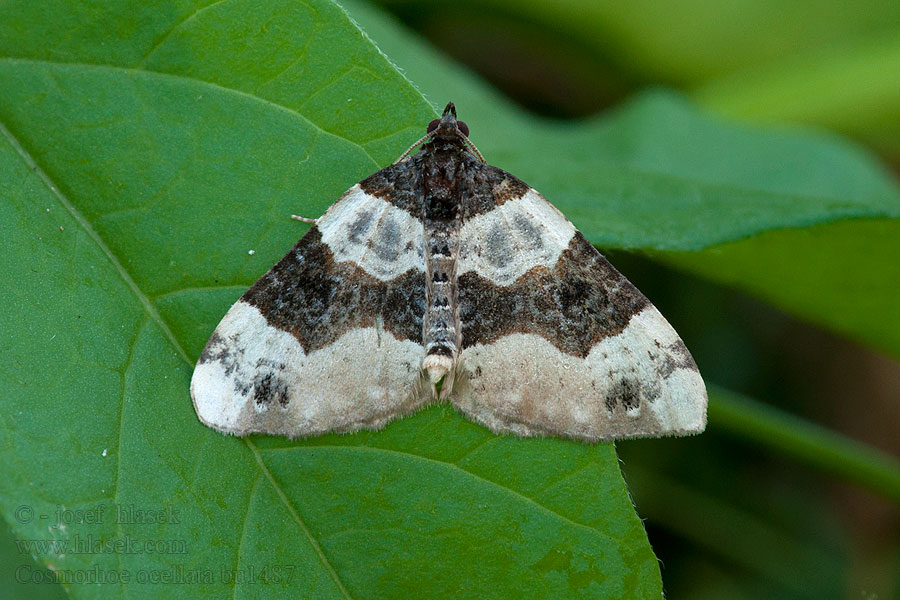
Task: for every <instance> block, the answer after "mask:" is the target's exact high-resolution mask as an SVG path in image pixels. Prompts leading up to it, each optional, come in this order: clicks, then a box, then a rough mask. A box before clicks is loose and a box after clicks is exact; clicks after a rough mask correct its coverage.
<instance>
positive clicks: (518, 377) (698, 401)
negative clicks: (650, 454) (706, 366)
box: [451, 306, 707, 441]
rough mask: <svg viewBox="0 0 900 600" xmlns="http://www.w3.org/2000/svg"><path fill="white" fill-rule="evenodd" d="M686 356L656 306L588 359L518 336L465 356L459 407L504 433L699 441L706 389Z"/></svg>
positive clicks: (482, 346) (540, 339)
mask: <svg viewBox="0 0 900 600" xmlns="http://www.w3.org/2000/svg"><path fill="white" fill-rule="evenodd" d="M682 349H683V345H682V344H681V340H680V338H679V337H678V334H677V333H676V332H675V330H674V329H672V327H671V325H669V323H668V322H667V321H666V320H665V319H664V318H663V317H662V315H660V314H659V311H657V310H656V309H655V308H654V307H653V306H648V307H647V308H645V309H644V310H643V311H642V312H640V313H639V314H637V315H635V316H634V317H632V319H631V321H630V322H629V324H628V326H627V327H626V328H625V329H624V330H623V331H622V332H621V333H619V334H618V335H616V336H612V337H608V338H605V339H603V340H602V341H600V342H599V343H597V344H596V345H595V346H594V347H593V348H592V349H591V351H590V353H589V354H588V355H587V357H585V358H580V357H576V356H571V355H569V354H565V353H563V352H561V351H560V350H558V349H557V348H556V347H555V346H554V345H553V344H551V343H550V342H549V341H547V340H546V339H544V338H543V337H541V336H539V335H535V334H528V333H512V334H509V335H506V336H503V337H501V338H500V339H498V340H496V341H494V342H493V343H490V344H476V345H474V346H472V347H470V348H467V349H465V350H463V352H462V367H463V370H464V373H463V374H462V375H461V376H460V377H459V379H458V380H457V381H456V382H454V395H453V397H451V401H452V402H453V404H454V406H456V407H457V408H459V410H461V411H462V412H463V413H465V414H466V415H468V416H469V417H471V418H473V419H474V420H476V421H478V422H479V423H481V424H483V425H485V426H487V427H489V428H490V429H491V430H493V431H495V432H498V433H515V434H517V435H522V436H535V435H555V436H564V437H571V438H575V439H582V440H587V441H598V440H607V439H613V438H622V437H646V436H659V435H679V434H686V433H697V432H700V431H703V429H704V427H705V426H706V404H707V399H706V387H705V385H704V384H703V380H702V379H701V377H700V374H699V373H698V372H697V370H696V366H694V365H693V361H692V360H691V361H689V362H688V361H687V359H686V358H685V356H686V354H685V353H686V350H684V351H683V352H684V353H683V352H682ZM688 356H689V355H688Z"/></svg>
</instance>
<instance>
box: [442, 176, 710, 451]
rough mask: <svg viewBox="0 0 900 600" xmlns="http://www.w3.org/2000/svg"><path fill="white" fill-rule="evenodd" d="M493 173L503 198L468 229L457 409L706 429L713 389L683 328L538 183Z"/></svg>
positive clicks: (488, 204) (508, 423) (575, 432)
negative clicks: (544, 194) (680, 334)
mask: <svg viewBox="0 0 900 600" xmlns="http://www.w3.org/2000/svg"><path fill="white" fill-rule="evenodd" d="M486 179H487V180H488V181H493V184H492V185H491V186H489V187H490V188H492V189H493V192H492V195H493V202H492V201H491V200H489V199H486V198H481V200H480V201H473V202H474V203H473V204H472V203H470V204H471V206H474V208H473V209H471V210H470V211H469V214H468V215H467V217H466V219H465V221H464V224H463V226H462V235H461V243H462V247H461V251H460V259H459V265H458V277H459V279H458V281H459V311H460V320H461V322H462V340H463V350H462V352H461V367H462V368H461V369H460V370H459V371H458V373H457V378H456V379H455V381H454V390H453V391H454V393H453V396H451V401H452V402H453V403H454V405H455V406H456V407H457V408H458V409H459V410H460V411H462V412H463V413H465V414H466V415H468V416H469V417H471V418H472V419H474V420H476V421H478V422H480V423H482V424H483V425H486V426H487V427H489V428H490V429H492V430H493V431H495V432H511V433H515V434H518V435H555V436H563V437H570V438H576V439H583V440H589V441H596V440H609V439H614V438H628V437H644V436H659V435H679V434H689V433H698V432H700V431H702V430H703V429H704V428H705V426H706V404H707V398H706V387H705V386H704V384H703V380H702V379H701V377H700V374H699V372H698V371H697V366H696V364H695V363H694V360H693V359H692V358H691V355H690V353H689V352H688V350H687V348H685V345H684V343H683V342H682V341H681V339H680V338H679V337H678V334H677V333H676V332H675V330H674V329H673V328H672V326H671V325H669V323H668V322H667V321H666V320H665V319H664V318H663V316H662V315H661V314H660V313H659V311H658V310H657V309H656V308H655V307H654V306H653V305H652V304H651V303H650V302H649V301H648V300H647V298H646V297H645V296H644V295H643V294H641V293H640V292H639V291H638V290H637V288H635V287H634V285H632V284H631V283H630V282H629V281H628V280H627V279H625V278H624V277H623V276H622V275H621V274H620V273H619V272H618V271H616V269H615V268H614V267H613V266H612V265H611V264H610V263H609V262H608V261H607V260H606V259H605V258H603V256H601V255H600V253H599V252H597V250H596V248H594V247H593V246H592V245H591V244H590V243H589V242H588V241H587V240H586V239H585V238H584V236H582V235H581V233H579V232H578V231H577V230H576V229H575V228H574V227H573V226H572V224H571V223H570V222H569V221H568V220H567V219H566V218H565V217H564V216H563V215H562V213H560V212H559V211H558V210H557V209H556V208H555V207H553V206H552V205H551V204H550V203H549V202H547V201H546V200H545V199H544V198H543V197H542V196H541V195H540V194H538V193H537V192H536V191H535V190H533V189H531V188H528V187H527V186H525V185H524V184H522V183H521V182H519V181H518V180H515V178H512V176H509V175H507V174H505V173H503V172H502V171H500V170H499V169H496V170H495V172H494V173H493V174H491V173H488V174H487V175H486ZM476 188H477V186H476ZM477 193H478V192H477V191H476V194H477ZM482 193H486V192H482ZM492 204H493V206H492Z"/></svg>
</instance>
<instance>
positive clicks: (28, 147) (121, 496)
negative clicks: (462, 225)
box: [0, 0, 661, 598]
mask: <svg viewBox="0 0 900 600" xmlns="http://www.w3.org/2000/svg"><path fill="white" fill-rule="evenodd" d="M32 24H34V25H35V26H34V27H31V25H32ZM0 40H2V46H0V48H2V53H0V89H3V94H2V95H0V124H2V125H0V197H2V198H3V202H2V203H0V234H2V236H3V239H4V240H6V243H7V246H6V247H7V248H8V251H7V252H8V253H9V254H10V255H11V256H9V258H10V260H7V261H4V262H3V264H2V272H0V274H2V276H3V278H4V280H5V281H7V282H13V283H14V284H13V285H7V286H4V288H3V290H2V291H0V301H2V302H3V303H4V306H6V307H7V308H6V310H5V311H4V313H3V315H4V316H3V317H2V318H0V335H2V339H3V340H4V341H5V343H4V344H3V346H2V365H3V366H2V371H0V373H2V383H3V389H4V392H3V395H2V403H3V404H2V407H3V415H4V416H3V426H2V428H0V449H2V457H3V465H4V467H3V471H2V472H3V478H2V483H0V510H2V513H3V515H4V518H5V519H6V521H7V523H9V525H10V526H11V528H12V530H13V533H14V535H15V537H16V539H20V540H34V541H35V542H47V541H52V540H62V541H65V542H67V543H68V544H69V546H68V547H67V548H64V549H61V548H60V547H53V548H50V547H41V546H33V547H31V549H30V550H27V551H28V552H30V553H31V554H34V555H35V556H36V557H37V559H38V561H39V562H40V563H42V564H43V565H45V566H46V569H43V570H42V569H36V568H33V567H32V568H31V570H30V574H31V578H30V579H29V580H30V581H38V582H48V581H53V580H55V578H59V579H60V580H61V581H62V582H63V587H64V589H65V590H66V592H68V594H69V595H70V596H72V597H77V598H83V597H96V596H104V597H106V596H110V595H128V596H132V597H134V596H139V597H152V598H163V597H177V598H181V597H184V596H186V595H188V596H192V597H193V596H211V597H221V596H223V595H226V594H231V595H233V596H239V595H240V596H260V597H267V598H270V597H290V598H296V597H337V598H341V597H352V598H363V597H371V598H383V597H423V598H424V597H428V598H431V597H436V596H447V595H451V596H453V597H472V598H483V597H516V598H519V597H535V598H537V597H561V596H566V597H590V598H595V597H604V596H606V597H639V598H647V597H659V596H660V595H661V583H660V578H659V567H658V565H657V561H656V558H655V557H654V556H653V554H652V552H651V550H650V547H649V544H648V542H647V538H646V534H645V533H644V530H643V527H642V525H641V522H640V520H639V519H638V518H637V516H636V515H635V513H634V509H633V507H632V505H631V502H630V499H629V497H628V494H627V491H626V489H625V485H624V482H623V481H622V478H621V475H620V473H619V468H618V461H617V458H616V454H615V450H614V448H613V447H612V445H596V446H587V445H583V444H578V443H572V442H565V441H560V440H520V439H517V438H512V437H498V436H494V435H492V434H490V433H489V432H488V431H487V430H485V429H483V428H481V427H478V426H476V425H474V424H472V423H469V422H467V421H465V420H464V419H462V418H461V417H459V416H457V415H456V414H454V413H453V411H452V410H450V409H448V408H447V407H436V408H432V409H429V410H427V411H424V412H422V413H420V414H419V415H416V416H415V417H412V418H409V419H405V420H403V421H401V422H398V423H395V424H393V425H391V426H390V427H388V428H387V429H386V430H384V431H382V432H379V433H360V434H357V435H352V436H325V437H320V438H315V439H311V440H307V441H301V442H288V441H286V440H283V439H279V438H261V437H255V438H252V439H247V440H240V439H237V438H231V437H226V436H223V435H220V434H218V433H216V432H214V431H213V430H211V429H209V428H206V427H204V426H202V425H201V424H200V423H199V422H198V421H197V419H196V416H195V415H194V412H193V409H192V407H191V402H190V397H189V395H188V382H189V379H190V373H191V369H192V366H193V361H194V359H195V357H196V356H197V354H198V353H199V351H200V348H201V347H202V345H203V343H204V341H205V339H206V337H207V336H208V335H209V333H210V332H211V330H212V329H213V328H214V326H215V324H216V322H217V321H218V319H219V318H220V317H221V315H222V314H223V313H224V311H225V310H226V308H227V307H228V305H229V304H230V303H231V302H233V301H234V300H235V299H236V298H237V297H238V296H239V295H240V294H241V293H242V291H243V290H244V289H245V288H246V287H247V286H249V285H250V284H251V283H252V281H253V280H254V279H255V278H256V277H258V276H259V275H261V274H262V273H263V272H264V271H265V270H266V269H267V268H268V267H269V266H270V265H271V264H272V263H274V261H275V260H277V259H278V258H279V257H280V256H281V255H282V254H283V253H284V252H285V251H286V250H287V249H288V248H290V246H291V245H292V244H293V242H294V241H295V240H296V239H297V238H298V237H299V235H300V234H301V233H302V229H303V226H301V225H298V224H297V223H295V222H292V221H290V220H289V219H288V215H290V214H291V213H301V214H305V215H311V216H316V215H318V214H320V213H321V212H322V211H323V210H324V209H325V208H326V207H327V206H328V204H329V203H330V202H332V201H333V200H334V199H335V198H337V197H338V195H339V194H340V193H341V192H342V191H343V190H344V189H346V188H347V187H349V186H350V185H351V184H352V183H354V182H355V181H356V180H358V179H360V178H361V177H363V176H365V175H367V174H368V173H370V172H372V171H374V170H375V169H376V168H377V167H378V166H380V165H384V164H386V163H388V162H390V161H391V160H393V159H394V158H396V156H397V155H399V154H400V153H401V152H402V151H403V150H405V148H406V146H407V145H408V144H409V143H411V142H412V141H414V140H415V139H416V138H417V137H418V136H419V135H420V134H421V131H422V127H423V124H424V123H427V121H428V120H429V119H430V118H432V116H433V114H434V112H433V109H432V108H431V107H430V106H429V105H428V104H427V103H426V102H425V101H424V100H423V99H422V97H421V95H420V94H419V93H418V92H417V91H416V90H415V88H413V86H412V85H411V84H410V83H409V82H408V81H406V80H405V79H403V77H402V76H401V75H399V74H398V72H397V71H396V70H395V69H394V68H393V66H392V65H391V64H389V63H388V62H387V61H386V60H385V58H384V57H383V56H382V55H381V54H380V53H379V52H378V51H377V49H376V48H375V47H374V46H373V45H372V44H371V43H370V42H369V41H368V40H367V39H366V38H365V37H364V36H363V35H362V34H361V33H360V32H359V31H358V29H356V28H355V27H354V26H353V24H352V23H351V22H350V21H349V20H348V18H347V16H346V15H345V13H344V12H343V11H342V10H341V9H340V8H338V7H337V6H335V5H334V4H331V3H328V2H325V1H318V2H308V3H302V4H301V3H296V2H287V1H282V2H278V1H275V0H270V1H266V2H249V1H234V2H221V1H220V2H213V3H211V4H208V5H205V6H188V5H182V4H178V3H164V2H160V3H155V4H153V5H146V6H145V5H142V4H137V3H136V4H125V3H109V5H107V6H97V5H75V4H71V3H65V2H60V3H58V4H57V5H55V6H52V7H51V6H48V5H34V4H31V3H20V4H16V5H11V6H7V7H6V9H5V11H4V19H3V21H2V22H0ZM250 250H254V251H255V253H253V254H250V252H249V251H250ZM22 506H26V507H28V508H29V510H31V511H33V513H32V516H31V517H30V518H23V517H22V514H21V511H20V512H17V508H19V507H22ZM135 511H144V512H143V513H136V512H135ZM148 511H151V512H149V513H148ZM138 514H140V515H141V516H142V517H143V518H144V522H136V520H138V521H140V519H136V515H138ZM129 515H130V516H129ZM119 516H124V517H126V518H124V519H122V518H117V517H119ZM45 517H46V518H45ZM149 517H153V518H152V519H151V520H152V522H147V520H146V519H147V518H149ZM60 518H62V523H61V524H60V523H58V521H59V519H60ZM148 543H149V544H150V546H149V547H148V546H147V544H148ZM116 544H124V545H125V546H126V549H127V551H125V550H123V549H122V547H121V546H117V545H116ZM135 548H137V549H138V550H137V551H134V549H135ZM148 548H149V549H148ZM150 550H152V552H151V551H150ZM25 562H29V564H30V559H29V561H24V559H23V564H24V563H25ZM92 581H99V582H101V585H94V584H92V583H91V582H92ZM85 582H87V583H85ZM201 583H203V584H204V585H201ZM22 589H23V590H25V589H27V588H22Z"/></svg>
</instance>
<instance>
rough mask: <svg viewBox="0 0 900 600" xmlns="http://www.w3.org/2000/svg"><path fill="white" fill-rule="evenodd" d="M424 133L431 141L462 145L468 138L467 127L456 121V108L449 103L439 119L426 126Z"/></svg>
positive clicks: (463, 123)
mask: <svg viewBox="0 0 900 600" xmlns="http://www.w3.org/2000/svg"><path fill="white" fill-rule="evenodd" d="M426 133H427V134H428V135H429V136H431V139H432V140H446V141H457V143H460V144H463V143H465V142H466V141H467V140H468V138H469V126H468V125H466V124H465V122H463V121H457V120H456V107H455V106H453V103H452V102H450V103H449V104H447V108H445V109H444V114H443V115H442V116H441V118H440V119H435V120H434V121H432V122H431V123H429V124H428V130H427V132H426Z"/></svg>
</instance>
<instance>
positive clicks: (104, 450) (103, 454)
mask: <svg viewBox="0 0 900 600" xmlns="http://www.w3.org/2000/svg"><path fill="white" fill-rule="evenodd" d="M107 450H109V448H104V449H103V452H101V453H100V456H106V451H107Z"/></svg>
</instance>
